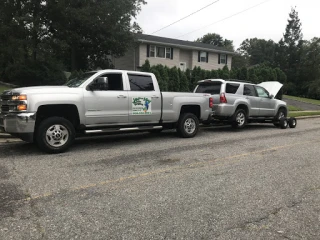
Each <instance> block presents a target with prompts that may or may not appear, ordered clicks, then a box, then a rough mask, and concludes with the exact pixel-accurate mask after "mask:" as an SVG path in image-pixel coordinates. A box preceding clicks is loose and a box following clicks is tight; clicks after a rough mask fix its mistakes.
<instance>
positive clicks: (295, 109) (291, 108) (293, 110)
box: [288, 105, 303, 112]
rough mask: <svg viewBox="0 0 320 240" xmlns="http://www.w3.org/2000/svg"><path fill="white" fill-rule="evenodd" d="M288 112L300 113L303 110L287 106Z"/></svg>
mask: <svg viewBox="0 0 320 240" xmlns="http://www.w3.org/2000/svg"><path fill="white" fill-rule="evenodd" d="M288 109H289V112H295V111H302V110H303V109H301V108H299V107H296V106H291V105H289V106H288Z"/></svg>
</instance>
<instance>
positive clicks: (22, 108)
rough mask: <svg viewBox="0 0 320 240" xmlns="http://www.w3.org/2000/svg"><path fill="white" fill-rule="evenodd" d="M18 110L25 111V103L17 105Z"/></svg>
mask: <svg viewBox="0 0 320 240" xmlns="http://www.w3.org/2000/svg"><path fill="white" fill-rule="evenodd" d="M17 110H18V111H26V110H27V104H20V105H18V106H17Z"/></svg>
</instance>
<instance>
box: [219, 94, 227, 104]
mask: <svg viewBox="0 0 320 240" xmlns="http://www.w3.org/2000/svg"><path fill="white" fill-rule="evenodd" d="M220 103H227V98H226V95H225V94H224V93H221V94H220Z"/></svg>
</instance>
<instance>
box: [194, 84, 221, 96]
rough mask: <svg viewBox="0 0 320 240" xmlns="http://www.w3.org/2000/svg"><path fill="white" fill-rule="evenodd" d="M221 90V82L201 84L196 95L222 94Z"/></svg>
mask: <svg viewBox="0 0 320 240" xmlns="http://www.w3.org/2000/svg"><path fill="white" fill-rule="evenodd" d="M220 89H221V82H216V83H214V82H211V83H201V84H200V85H199V86H198V88H197V90H196V93H208V94H211V95H214V94H220Z"/></svg>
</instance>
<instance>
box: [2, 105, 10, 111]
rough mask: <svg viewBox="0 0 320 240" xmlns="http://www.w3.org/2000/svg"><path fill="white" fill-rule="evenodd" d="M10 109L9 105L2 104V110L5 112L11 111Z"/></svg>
mask: <svg viewBox="0 0 320 240" xmlns="http://www.w3.org/2000/svg"><path fill="white" fill-rule="evenodd" d="M9 110H10V106H9V105H2V106H1V112H3V113H5V112H9Z"/></svg>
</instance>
